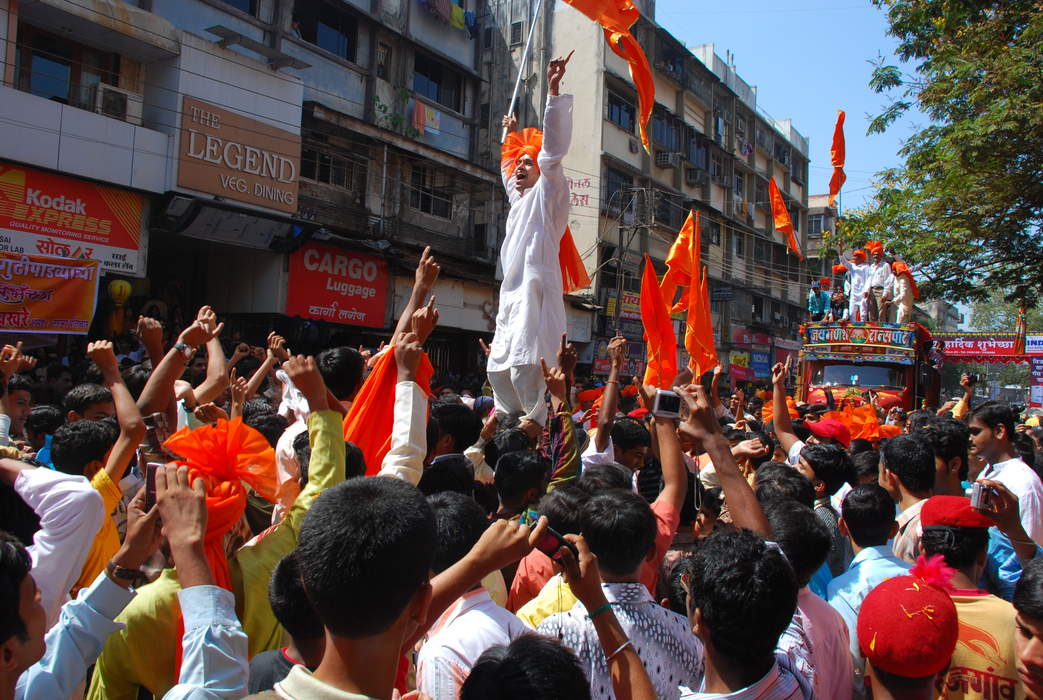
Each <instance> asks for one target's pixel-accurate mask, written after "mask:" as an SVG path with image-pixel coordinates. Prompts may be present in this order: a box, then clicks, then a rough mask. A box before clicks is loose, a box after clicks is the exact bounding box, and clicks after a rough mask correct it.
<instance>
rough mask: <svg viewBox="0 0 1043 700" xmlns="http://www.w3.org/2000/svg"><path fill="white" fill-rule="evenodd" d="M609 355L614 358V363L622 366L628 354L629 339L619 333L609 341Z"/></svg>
mask: <svg viewBox="0 0 1043 700" xmlns="http://www.w3.org/2000/svg"><path fill="white" fill-rule="evenodd" d="M608 356H609V358H611V360H612V364H614V365H616V366H617V367H620V366H622V365H623V360H625V359H626V356H627V339H626V338H624V337H623V336H621V335H617V336H616V337H614V338H613V339H612V340H610V341H608Z"/></svg>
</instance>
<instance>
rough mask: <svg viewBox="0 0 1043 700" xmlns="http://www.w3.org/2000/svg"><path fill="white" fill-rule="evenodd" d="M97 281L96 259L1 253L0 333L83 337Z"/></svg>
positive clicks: (92, 313) (90, 317)
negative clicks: (60, 334) (74, 334)
mask: <svg viewBox="0 0 1043 700" xmlns="http://www.w3.org/2000/svg"><path fill="white" fill-rule="evenodd" d="M98 277H99V270H98V261H97V260H72V259H68V258H54V257H49V256H43V255H20V254H17V253H8V252H0V330H5V331H17V332H19V333H77V334H84V333H86V332H87V330H88V329H89V328H90V325H91V319H92V318H94V305H95V302H97V300H98Z"/></svg>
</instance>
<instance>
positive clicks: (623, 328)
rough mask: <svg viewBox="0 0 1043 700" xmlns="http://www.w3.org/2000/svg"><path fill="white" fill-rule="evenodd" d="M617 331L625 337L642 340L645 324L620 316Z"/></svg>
mask: <svg viewBox="0 0 1043 700" xmlns="http://www.w3.org/2000/svg"><path fill="white" fill-rule="evenodd" d="M610 325H611V324H610ZM609 330H612V329H609ZM619 332H620V334H622V335H623V336H624V337H626V338H630V339H632V340H642V339H643V338H644V337H645V326H644V324H642V323H641V322H640V321H633V320H631V319H628V318H621V319H619Z"/></svg>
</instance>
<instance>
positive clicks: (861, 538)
mask: <svg viewBox="0 0 1043 700" xmlns="http://www.w3.org/2000/svg"><path fill="white" fill-rule="evenodd" d="M840 514H841V515H842V516H843V517H844V522H845V523H846V524H847V529H848V532H850V533H851V539H853V540H854V541H855V544H857V545H858V546H859V547H876V546H878V545H882V544H887V540H888V538H889V537H890V536H891V526H892V525H894V522H895V503H894V501H892V500H891V496H890V494H888V493H887V491H885V490H884V489H883V488H882V487H881V486H880V485H879V484H859V485H857V486H855V487H854V488H853V489H851V491H849V492H848V494H847V495H846V496H844V502H843V503H842V504H841V505H840Z"/></svg>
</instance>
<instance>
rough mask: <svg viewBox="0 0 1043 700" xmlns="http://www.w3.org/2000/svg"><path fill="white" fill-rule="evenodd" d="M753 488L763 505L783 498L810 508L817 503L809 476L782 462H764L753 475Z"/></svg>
mask: <svg viewBox="0 0 1043 700" xmlns="http://www.w3.org/2000/svg"><path fill="white" fill-rule="evenodd" d="M753 488H754V493H755V494H756V496H757V501H758V502H759V503H760V504H761V506H762V507H764V506H767V505H768V504H769V503H775V502H777V501H783V500H789V501H795V502H797V503H800V504H802V505H806V506H807V507H808V508H810V507H812V505H814V503H815V487H814V486H813V485H812V483H811V482H810V481H809V480H808V478H807V477H806V476H804V475H803V474H801V473H800V472H798V471H797V470H796V469H795V468H794V467H791V466H790V465H788V464H783V463H782V462H768V463H766V464H762V465H761V467H760V469H758V470H757V472H756V473H755V474H754V476H753Z"/></svg>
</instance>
